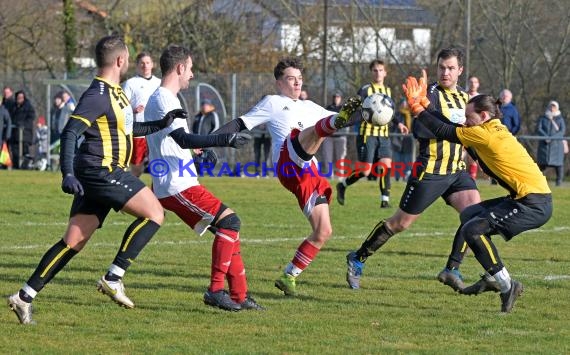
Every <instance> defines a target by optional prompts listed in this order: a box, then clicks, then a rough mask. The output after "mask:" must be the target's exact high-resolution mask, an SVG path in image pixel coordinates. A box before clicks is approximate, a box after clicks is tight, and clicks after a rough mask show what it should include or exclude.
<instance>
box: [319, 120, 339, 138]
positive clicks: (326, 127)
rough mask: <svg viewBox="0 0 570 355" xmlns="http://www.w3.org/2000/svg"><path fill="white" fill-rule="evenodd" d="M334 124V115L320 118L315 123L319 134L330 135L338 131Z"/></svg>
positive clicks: (321, 135)
mask: <svg viewBox="0 0 570 355" xmlns="http://www.w3.org/2000/svg"><path fill="white" fill-rule="evenodd" d="M333 124H334V119H333V116H328V117H325V118H321V119H320V120H318V121H317V123H315V132H316V133H317V136H319V137H328V136H330V135H331V134H333V133H334V132H336V128H335V127H334V126H333Z"/></svg>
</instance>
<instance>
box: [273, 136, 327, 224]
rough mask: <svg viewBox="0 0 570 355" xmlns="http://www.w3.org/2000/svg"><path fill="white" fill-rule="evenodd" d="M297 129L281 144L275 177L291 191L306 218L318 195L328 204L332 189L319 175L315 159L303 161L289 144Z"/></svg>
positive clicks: (311, 210)
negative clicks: (323, 197)
mask: <svg viewBox="0 0 570 355" xmlns="http://www.w3.org/2000/svg"><path fill="white" fill-rule="evenodd" d="M299 132H300V131H299V130H298V129H294V130H292V131H291V134H290V135H289V136H288V137H287V138H286V139H285V142H283V145H282V146H281V152H280V154H279V161H278V162H277V177H278V178H279V181H280V182H281V185H283V186H284V187H285V188H286V189H287V190H289V191H291V193H292V194H293V195H295V197H297V202H298V203H299V207H300V208H301V210H303V214H305V216H306V217H307V218H309V216H310V215H311V212H313V208H314V207H315V205H316V203H315V202H317V198H318V197H319V196H323V195H324V196H325V197H326V199H327V203H329V204H330V202H331V196H332V189H331V185H330V184H329V182H328V180H327V179H326V178H324V177H323V176H321V175H320V172H319V168H318V167H317V164H316V160H315V159H313V160H311V161H303V160H302V159H301V158H299V156H298V155H297V153H296V152H295V150H294V149H293V147H292V145H291V139H293V138H295V137H296V136H297V135H298V134H299Z"/></svg>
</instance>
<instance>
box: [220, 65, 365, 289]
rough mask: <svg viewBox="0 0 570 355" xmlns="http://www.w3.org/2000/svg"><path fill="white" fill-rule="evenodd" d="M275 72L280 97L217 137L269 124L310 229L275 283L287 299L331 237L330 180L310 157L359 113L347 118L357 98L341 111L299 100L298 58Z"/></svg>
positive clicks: (284, 177)
mask: <svg viewBox="0 0 570 355" xmlns="http://www.w3.org/2000/svg"><path fill="white" fill-rule="evenodd" d="M273 74H274V76H275V84H276V86H277V90H278V91H279V95H267V96H264V97H263V98H262V99H261V101H259V102H258V103H257V105H255V106H254V107H253V108H252V109H251V110H250V111H249V112H248V113H246V114H245V115H242V116H241V117H239V118H237V119H235V120H232V121H230V122H228V123H226V124H225V125H224V126H222V127H221V128H220V129H219V130H218V131H217V132H216V133H228V132H238V131H241V130H244V129H252V128H253V127H256V126H258V125H261V124H264V123H266V124H267V129H268V130H269V133H270V135H271V142H272V143H273V162H276V163H277V164H276V165H275V166H276V169H277V171H276V174H277V176H278V178H279V181H280V182H281V184H282V185H283V186H284V187H285V188H286V189H287V190H289V191H290V192H291V193H292V194H294V195H295V197H296V198H297V202H298V204H299V207H300V208H301V210H302V211H303V214H304V215H305V217H306V218H307V219H308V220H309V223H310V224H311V228H312V233H311V234H310V235H309V237H307V238H306V239H305V240H304V241H303V242H302V243H301V245H299V247H298V248H297V251H296V253H295V256H294V257H293V259H292V260H291V262H290V263H289V264H288V265H287V266H286V267H285V270H284V272H283V275H282V276H281V277H280V278H279V279H277V280H276V281H275V287H277V288H278V289H280V290H281V291H283V292H284V293H285V295H288V296H295V295H296V283H295V282H296V278H297V277H298V276H299V275H300V274H301V273H302V272H303V270H305V268H306V267H307V266H309V264H310V263H311V261H312V260H313V259H314V258H315V257H316V256H317V254H318V253H319V251H320V249H321V248H322V247H323V246H324V244H325V243H326V242H327V240H328V239H330V237H331V234H332V226H331V221H330V214H329V203H330V199H331V195H332V189H331V186H330V184H329V183H328V180H327V179H326V178H325V177H322V176H320V175H319V171H318V163H317V161H316V159H315V157H314V154H315V153H316V152H317V150H318V149H319V147H320V145H321V143H322V142H323V141H324V139H325V138H326V137H328V136H330V135H332V134H333V133H334V132H335V131H336V130H337V129H339V128H342V127H345V126H347V125H351V124H354V123H355V122H356V121H357V120H358V117H357V116H359V115H354V117H351V116H352V114H353V113H354V112H356V111H357V110H358V109H359V108H360V107H361V100H360V98H359V97H354V98H350V99H348V100H347V101H346V103H345V104H344V105H343V107H342V109H341V110H340V112H339V113H336V112H332V111H327V110H326V109H324V108H322V107H321V106H319V105H317V104H315V103H314V102H312V101H310V100H300V99H299V95H300V93H301V87H302V85H303V65H302V63H301V61H300V60H299V59H298V58H285V59H282V60H281V61H279V62H278V63H277V65H276V66H275V69H274V71H273Z"/></svg>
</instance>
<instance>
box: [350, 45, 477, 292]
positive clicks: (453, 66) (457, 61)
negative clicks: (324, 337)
mask: <svg viewBox="0 0 570 355" xmlns="http://www.w3.org/2000/svg"><path fill="white" fill-rule="evenodd" d="M462 72H463V52H462V51H461V50H459V49H456V48H446V49H443V50H441V51H440V52H439V53H438V56H437V82H436V83H434V84H432V85H430V86H429V92H428V93H427V96H428V98H429V99H430V101H431V103H430V110H433V111H438V112H441V113H442V117H445V118H446V119H447V120H448V121H449V122H456V123H462V122H463V121H464V120H465V104H466V102H467V94H466V93H465V92H464V91H463V90H461V88H460V87H459V86H458V84H457V82H458V80H459V76H460V75H461V73H462ZM419 128H421V127H419ZM419 128H418V125H416V124H414V125H413V128H412V130H413V132H414V136H415V137H416V138H417V139H418V141H419V145H420V150H419V154H418V157H417V161H416V162H419V163H420V164H421V165H420V166H419V167H418V168H416V169H414V171H412V175H411V176H410V178H409V179H408V182H407V184H406V188H405V190H404V193H403V194H402V198H401V199H400V206H399V208H398V210H397V211H396V213H395V214H394V215H392V216H391V217H390V218H388V219H386V220H381V221H380V222H379V223H378V224H377V225H376V226H375V227H374V229H373V230H372V231H371V232H370V234H369V235H368V236H367V238H366V240H365V241H364V242H363V243H362V245H361V246H360V248H359V249H358V250H357V251H355V252H351V253H349V254H348V255H347V282H348V284H349V286H350V287H351V288H359V287H360V278H361V276H362V269H363V267H364V262H365V261H366V260H367V258H368V257H369V256H370V255H372V254H373V253H374V252H376V251H377V250H378V249H379V248H381V247H382V245H384V244H385V243H386V242H387V241H388V239H390V238H391V237H392V236H393V235H395V234H397V233H400V232H402V231H404V230H406V229H407V228H409V227H410V226H411V225H412V224H413V223H414V221H415V220H416V219H417V218H418V217H419V216H420V215H421V213H422V212H423V211H424V210H425V209H426V208H428V207H429V206H430V205H431V204H432V203H434V202H435V200H437V198H439V197H442V198H443V199H444V200H445V202H446V203H447V204H449V205H451V206H452V207H453V208H455V210H457V211H458V212H461V211H463V210H464V209H465V208H467V207H468V206H471V205H473V204H475V203H479V202H480V201H481V198H480V197H479V191H477V186H476V185H475V181H474V180H473V179H471V177H470V176H469V174H468V173H467V172H466V171H465V166H464V164H463V163H462V161H461V152H462V146H461V144H458V143H453V142H448V141H445V140H443V139H437V138H435V137H434V138H433V139H425V138H421V136H419V135H418V132H417V130H418V129H419ZM464 253H465V245H459V246H454V248H453V250H452V253H451V255H450V257H449V259H448V263H447V265H446V267H445V268H444V270H443V271H442V272H440V274H439V275H438V279H439V280H440V281H441V282H443V283H444V284H446V285H449V286H451V287H453V288H454V289H456V290H459V289H461V288H463V287H464V284H463V280H462V277H461V274H460V273H459V269H458V268H459V265H460V263H461V261H462V259H463V254H464Z"/></svg>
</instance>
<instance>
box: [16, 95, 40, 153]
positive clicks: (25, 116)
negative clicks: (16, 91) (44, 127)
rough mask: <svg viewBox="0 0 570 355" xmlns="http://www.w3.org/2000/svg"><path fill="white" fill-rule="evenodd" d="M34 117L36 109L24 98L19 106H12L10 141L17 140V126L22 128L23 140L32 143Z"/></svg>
mask: <svg viewBox="0 0 570 355" xmlns="http://www.w3.org/2000/svg"><path fill="white" fill-rule="evenodd" d="M35 119H36V111H35V110H34V107H33V106H32V104H31V103H30V101H29V100H28V99H27V98H26V99H25V100H24V103H23V104H22V105H21V106H18V105H17V104H16V106H14V113H13V114H12V142H18V141H19V135H18V134H19V133H18V130H19V128H23V129H24V136H23V142H24V143H28V144H32V142H33V141H34V120H35Z"/></svg>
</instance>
